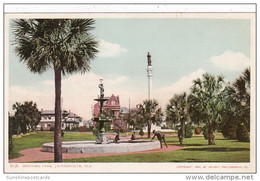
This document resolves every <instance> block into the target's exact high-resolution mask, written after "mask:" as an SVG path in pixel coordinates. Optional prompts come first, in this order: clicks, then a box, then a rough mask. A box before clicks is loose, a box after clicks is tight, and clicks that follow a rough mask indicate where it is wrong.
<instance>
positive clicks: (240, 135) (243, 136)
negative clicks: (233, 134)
mask: <svg viewBox="0 0 260 181" xmlns="http://www.w3.org/2000/svg"><path fill="white" fill-rule="evenodd" d="M237 139H238V141H249V140H250V137H249V133H248V131H247V129H246V126H245V125H244V124H241V125H239V126H238V128H237Z"/></svg>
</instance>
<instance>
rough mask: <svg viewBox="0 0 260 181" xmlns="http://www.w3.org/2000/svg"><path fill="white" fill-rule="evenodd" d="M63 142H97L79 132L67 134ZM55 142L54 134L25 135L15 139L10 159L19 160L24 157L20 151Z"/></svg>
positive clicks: (90, 135)
mask: <svg viewBox="0 0 260 181" xmlns="http://www.w3.org/2000/svg"><path fill="white" fill-rule="evenodd" d="M62 140H63V141H80V140H95V137H94V136H93V135H92V134H86V133H80V132H79V133H77V132H65V134H64V137H63V138H62ZM53 141H54V133H53V132H33V133H30V134H29V135H25V136H22V137H18V138H13V144H14V150H13V151H12V153H11V154H10V155H9V159H13V158H18V157H21V156H23V155H22V154H20V153H19V151H21V150H24V149H28V148H37V147H41V146H42V145H43V143H49V142H53Z"/></svg>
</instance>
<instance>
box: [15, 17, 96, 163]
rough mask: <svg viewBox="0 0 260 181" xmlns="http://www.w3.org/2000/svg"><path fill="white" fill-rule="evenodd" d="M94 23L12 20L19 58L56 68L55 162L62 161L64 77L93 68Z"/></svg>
mask: <svg viewBox="0 0 260 181" xmlns="http://www.w3.org/2000/svg"><path fill="white" fill-rule="evenodd" d="M93 24H94V20H93V19H17V20H14V23H13V34H14V38H15V45H16V48H15V51H16V53H17V55H18V56H19V57H20V61H21V62H23V63H25V64H26V65H27V67H28V69H29V70H30V71H31V72H33V73H39V74H41V73H43V72H45V71H46V70H47V69H49V68H51V69H53V70H54V77H55V132H54V161H55V162H62V149H61V144H62V143H61V78H62V75H66V74H68V73H75V72H81V73H85V72H87V71H89V70H90V61H91V60H93V59H94V58H95V56H96V53H97V52H98V50H97V45H98V43H97V41H95V40H94V37H93V36H92V35H91V34H90V31H91V30H93V29H94V26H93Z"/></svg>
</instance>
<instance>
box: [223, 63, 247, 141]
mask: <svg viewBox="0 0 260 181" xmlns="http://www.w3.org/2000/svg"><path fill="white" fill-rule="evenodd" d="M225 96H226V99H225V105H226V111H225V117H224V119H223V124H222V125H221V131H222V133H223V135H224V136H225V137H227V138H236V139H238V140H240V141H248V140H249V132H250V69H249V68H247V69H246V70H245V71H244V72H243V74H242V75H241V76H240V77H239V78H237V79H236V80H235V82H234V83H233V84H232V85H228V86H227V87H226V89H225Z"/></svg>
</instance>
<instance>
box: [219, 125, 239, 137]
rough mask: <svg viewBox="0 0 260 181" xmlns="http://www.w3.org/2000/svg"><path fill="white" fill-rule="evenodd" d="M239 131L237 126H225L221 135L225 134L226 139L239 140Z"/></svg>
mask: <svg viewBox="0 0 260 181" xmlns="http://www.w3.org/2000/svg"><path fill="white" fill-rule="evenodd" d="M237 130H238V127H237V125H232V126H231V125H230V126H223V127H222V130H221V133H222V134H223V136H224V138H227V139H237Z"/></svg>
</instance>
